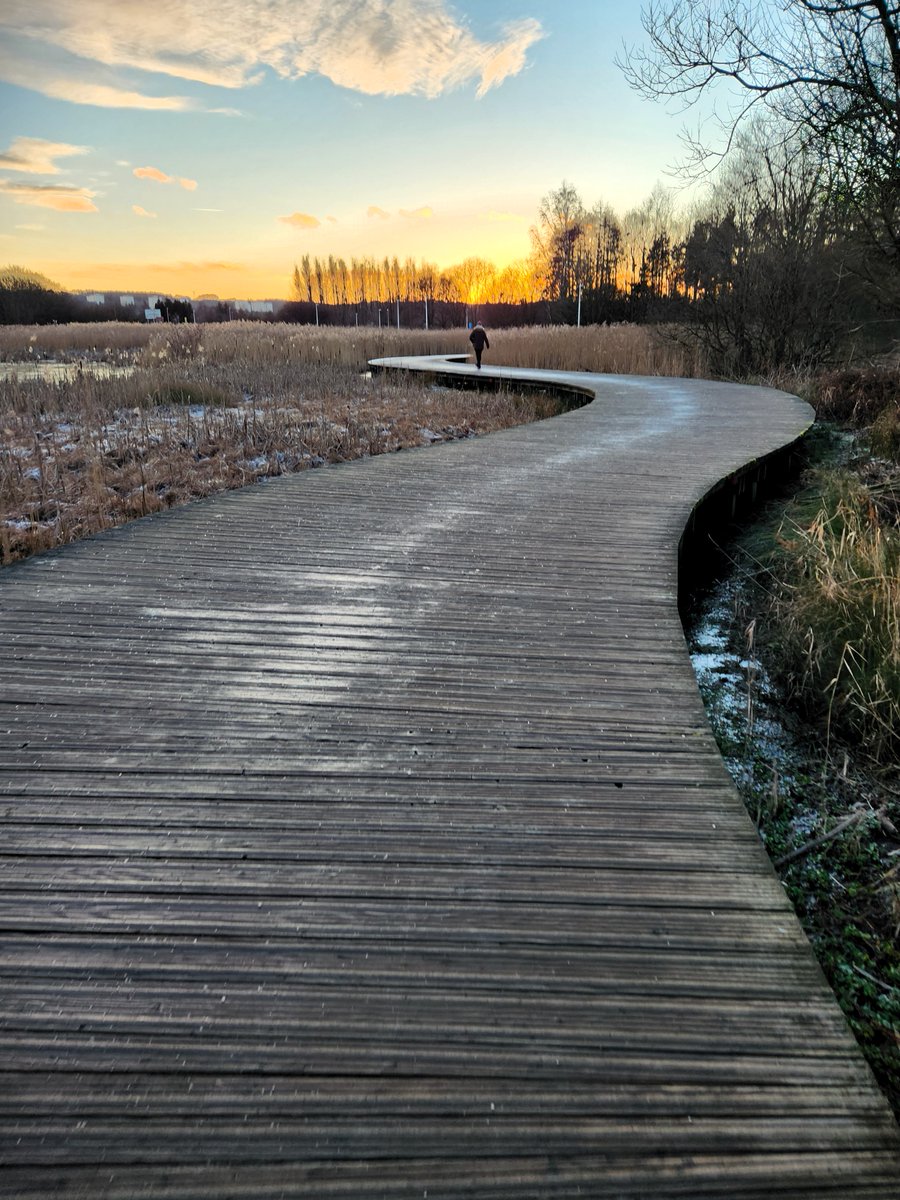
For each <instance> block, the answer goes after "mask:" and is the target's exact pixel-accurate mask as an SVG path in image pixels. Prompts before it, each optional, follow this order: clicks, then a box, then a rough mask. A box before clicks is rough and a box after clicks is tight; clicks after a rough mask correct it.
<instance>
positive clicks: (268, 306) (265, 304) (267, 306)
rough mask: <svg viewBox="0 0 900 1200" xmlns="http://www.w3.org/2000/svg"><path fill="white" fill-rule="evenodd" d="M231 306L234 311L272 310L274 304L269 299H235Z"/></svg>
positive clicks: (264, 311)
mask: <svg viewBox="0 0 900 1200" xmlns="http://www.w3.org/2000/svg"><path fill="white" fill-rule="evenodd" d="M232 307H233V308H234V310H235V312H252V313H270V312H274V305H273V303H272V301H271V300H235V301H234V304H233V306H232Z"/></svg>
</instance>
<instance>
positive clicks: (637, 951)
mask: <svg viewBox="0 0 900 1200" xmlns="http://www.w3.org/2000/svg"><path fill="white" fill-rule="evenodd" d="M446 369H447V370H457V371H462V372H466V371H471V370H472V368H470V367H457V368H453V367H450V368H446ZM489 373H490V371H489V369H487V368H486V370H485V375H487V374H489ZM512 374H513V372H509V371H505V372H504V375H505V376H507V377H509V376H511V375H512ZM525 374H527V375H528V377H529V378H531V377H534V375H535V374H536V373H535V372H530V373H525ZM545 378H546V379H548V380H550V381H551V382H552V381H555V382H566V380H565V379H563V378H562V377H559V376H556V375H550V374H546V376H545ZM577 380H578V383H579V385H580V386H582V387H587V388H589V389H596V390H597V394H598V399H597V400H596V401H595V402H594V403H593V404H590V405H589V406H587V407H585V408H583V409H580V410H579V411H576V412H573V413H571V414H569V415H567V416H564V417H559V418H556V419H554V420H551V421H545V422H541V423H539V424H537V425H532V426H528V427H522V428H519V429H515V430H511V431H509V432H506V433H503V434H496V435H493V436H491V437H486V438H482V439H477V440H474V441H467V442H458V443H453V444H448V445H442V446H437V447H434V448H432V449H430V450H423V451H421V452H419V451H416V452H410V453H401V454H395V455H390V456H384V457H381V458H376V459H371V460H367V461H363V462H358V463H352V464H348V465H343V466H340V467H334V468H324V469H322V470H318V471H310V472H306V473H303V474H300V475H296V476H293V477H291V478H286V479H283V480H279V481H277V482H274V483H268V484H266V485H265V486H259V487H254V488H251V489H248V490H245V491H242V492H233V493H229V494H227V495H225V496H222V497H219V498H216V499H213V500H210V501H205V502H202V503H198V504H194V505H192V506H190V507H186V508H183V509H179V510H177V511H173V512H170V513H167V514H165V515H162V516H158V517H152V518H149V519H147V520H144V521H140V522H137V523H135V524H132V525H129V526H127V527H125V528H122V529H119V530H116V531H113V532H111V533H109V534H107V535H104V536H102V537H98V538H95V539H93V540H91V541H90V542H87V543H84V544H81V545H78V546H72V547H69V548H67V549H65V550H62V551H59V552H55V553H52V554H48V555H46V556H44V557H41V558H37V559H34V560H32V561H29V562H26V563H23V564H20V565H17V566H13V567H10V568H8V569H5V570H4V571H3V572H2V575H0V638H2V647H3V654H2V659H0V685H2V686H0V717H2V719H0V739H2V744H0V813H2V822H3V827H2V872H0V907H2V912H0V923H2V958H0V986H2V996H0V1018H2V1035H0V1036H2V1057H0V1109H2V1113H0V1162H2V1170H0V1196H2V1197H4V1198H11V1197H16V1200H35V1198H37V1197H41V1198H43V1197H48V1196H66V1197H85V1198H90V1200H99V1198H105V1200H111V1198H116V1200H146V1198H149V1197H153V1198H154V1200H163V1198H165V1200H176V1198H177V1200H188V1198H190V1200H251V1198H252V1200H263V1198H266V1200H269V1198H271V1200H275V1198H276V1197H316V1198H319V1197H322V1198H329V1200H372V1198H374V1197H384V1198H386V1200H401V1198H404V1200H405V1198H410V1200H411V1198H413V1197H418V1198H421V1197H427V1198H428V1200H438V1198H445V1200H451V1198H452V1200H461V1198H463V1197H465V1198H468V1200H501V1198H502V1200H530V1198H534V1200H538V1198H540V1200H549V1198H551V1197H552V1198H553V1200H562V1198H566V1200H568V1198H570V1197H576V1196H579V1197H587V1198H589V1200H593V1198H604V1197H605V1198H611V1197H615V1198H629V1200H637V1198H642V1200H661V1198H668V1197H680V1198H682V1200H694V1198H695V1197H738V1198H740V1200H750V1198H762V1197H766V1198H772V1197H776V1198H784V1197H805V1198H807V1200H823V1198H830V1200H838V1198H839V1200H861V1198H864V1197H865V1198H871V1200H875V1198H879V1200H888V1198H890V1200H896V1197H897V1195H898V1180H900V1157H898V1140H897V1128H896V1125H895V1124H894V1122H893V1119H892V1117H891V1115H890V1113H889V1111H888V1109H887V1107H886V1105H885V1103H884V1101H883V1099H882V1098H881V1096H880V1094H879V1093H878V1092H877V1090H876V1088H875V1086H874V1084H873V1082H872V1080H871V1077H870V1075H869V1073H868V1069H867V1068H866V1066H865V1064H864V1062H863V1059H862V1058H861V1056H860V1054H859V1052H858V1050H857V1048H856V1045H855V1043H854V1042H853V1040H852V1038H851V1036H850V1034H849V1032H848V1030H847V1027H846V1025H845V1023H844V1021H843V1018H842V1017H841V1014H840V1012H839V1010H838V1008H837V1005H836V1003H835V1002H834V999H833V997H832V996H831V994H830V993H829V992H828V990H827V988H826V986H825V984H824V982H823V980H822V978H821V975H820V973H819V970H818V968H817V966H816V964H815V962H814V960H813V958H812V955H811V953H810V950H809V948H808V945H807V944H806V942H805V940H804V938H803V935H802V933H801V931H800V929H799V926H798V925H797V922H796V920H795V919H794V917H793V915H792V913H791V911H790V909H789V906H788V904H787V902H786V900H785V898H784V896H783V893H782V889H781V887H780V885H779V883H778V882H777V880H776V878H775V876H774V875H773V873H772V871H771V869H770V867H769V865H768V862H767V860H766V858H765V855H764V853H763V851H762V850H761V848H760V846H759V844H758V842H757V839H756V836H755V834H754V831H753V829H752V826H751V824H750V822H749V820H748V818H747V817H746V815H745V813H744V810H743V808H742V805H741V803H740V801H739V799H738V797H737V795H736V794H735V791H734V789H733V787H732V785H731V783H730V780H729V778H728V776H727V774H726V771H725V768H724V766H723V764H722V761H721V759H720V757H719V755H718V752H717V750H716V746H715V743H714V741H713V738H712V735H711V734H710V731H709V729H708V727H707V723H706V719H705V716H704V712H703V707H702V704H701V702H700V698H699V695H698V692H697V687H696V683H695V681H694V677H693V674H692V671H691V666H690V662H689V659H688V655H687V651H686V648H685V644H684V640H683V636H682V630H681V626H680V624H679V619H678V614H677V611H676V603H675V596H676V559H677V547H678V542H679V538H680V535H681V532H682V530H683V528H684V526H685V523H686V521H687V519H688V516H689V514H690V512H691V509H692V506H693V505H694V504H695V502H696V501H697V500H698V499H699V498H700V497H701V496H702V495H703V494H704V493H705V492H706V491H707V490H708V489H709V488H710V487H711V486H712V485H713V484H715V483H716V481H717V480H719V479H720V478H721V477H722V476H724V475H727V474H728V473H729V472H732V471H734V470H736V469H738V468H740V467H741V466H742V465H743V464H744V463H746V462H748V461H749V460H752V459H755V458H759V457H760V456H762V455H765V454H768V453H769V452H771V451H774V450H775V449H776V448H777V447H779V446H781V445H783V444H785V443H788V442H790V441H792V440H793V439H795V438H796V437H797V436H798V435H799V434H800V433H801V432H802V431H803V430H804V428H805V427H806V426H807V424H808V422H809V419H810V413H809V410H808V409H807V408H806V406H805V405H803V404H802V403H801V402H800V401H798V400H796V399H794V398H791V397H788V396H786V395H784V394H781V393H777V392H772V391H766V390H760V389H753V388H744V387H736V386H726V385H715V384H709V383H695V382H683V381H678V380H671V379H635V378H621V377H606V378H603V377H596V376H587V375H581V376H578V377H577ZM569 382H571V380H569Z"/></svg>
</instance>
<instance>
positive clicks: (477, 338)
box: [469, 325, 491, 350]
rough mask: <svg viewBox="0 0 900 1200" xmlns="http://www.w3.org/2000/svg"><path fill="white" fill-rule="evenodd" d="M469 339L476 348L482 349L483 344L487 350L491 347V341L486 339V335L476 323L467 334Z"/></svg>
mask: <svg viewBox="0 0 900 1200" xmlns="http://www.w3.org/2000/svg"><path fill="white" fill-rule="evenodd" d="M469 341H470V342H471V343H472V345H473V346H474V347H475V349H476V350H483V349H484V348H485V346H486V347H487V348H488V350H490V348H491V343H490V342H489V341H488V336H487V334H486V333H485V332H484V330H483V329H482V327H481V326H480V325H476V326H475V328H474V329H473V330H472V332H471V333H470V334H469Z"/></svg>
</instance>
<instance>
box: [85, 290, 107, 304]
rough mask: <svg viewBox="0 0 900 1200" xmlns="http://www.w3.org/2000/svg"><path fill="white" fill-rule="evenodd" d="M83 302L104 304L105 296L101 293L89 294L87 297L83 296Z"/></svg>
mask: <svg viewBox="0 0 900 1200" xmlns="http://www.w3.org/2000/svg"><path fill="white" fill-rule="evenodd" d="M85 301H86V302H87V303H88V304H105V303H106V296H105V295H104V294H103V292H90V293H89V294H88V295H87V296H85Z"/></svg>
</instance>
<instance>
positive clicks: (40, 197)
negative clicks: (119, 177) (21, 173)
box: [0, 179, 99, 212]
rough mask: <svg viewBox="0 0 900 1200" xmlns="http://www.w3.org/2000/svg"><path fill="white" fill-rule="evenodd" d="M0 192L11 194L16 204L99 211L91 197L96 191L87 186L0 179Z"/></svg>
mask: <svg viewBox="0 0 900 1200" xmlns="http://www.w3.org/2000/svg"><path fill="white" fill-rule="evenodd" d="M0 193H2V194H3V195H4V196H11V197H12V199H13V200H15V202H16V204H31V205H34V207H35V208H53V209H56V211H57V212H99V209H98V208H97V205H96V204H94V202H93V199H92V197H93V196H95V195H96V192H91V191H88V189H87V188H76V187H58V186H56V185H54V184H49V183H40V184H39V183H34V184H32V183H10V182H9V180H8V179H0Z"/></svg>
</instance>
